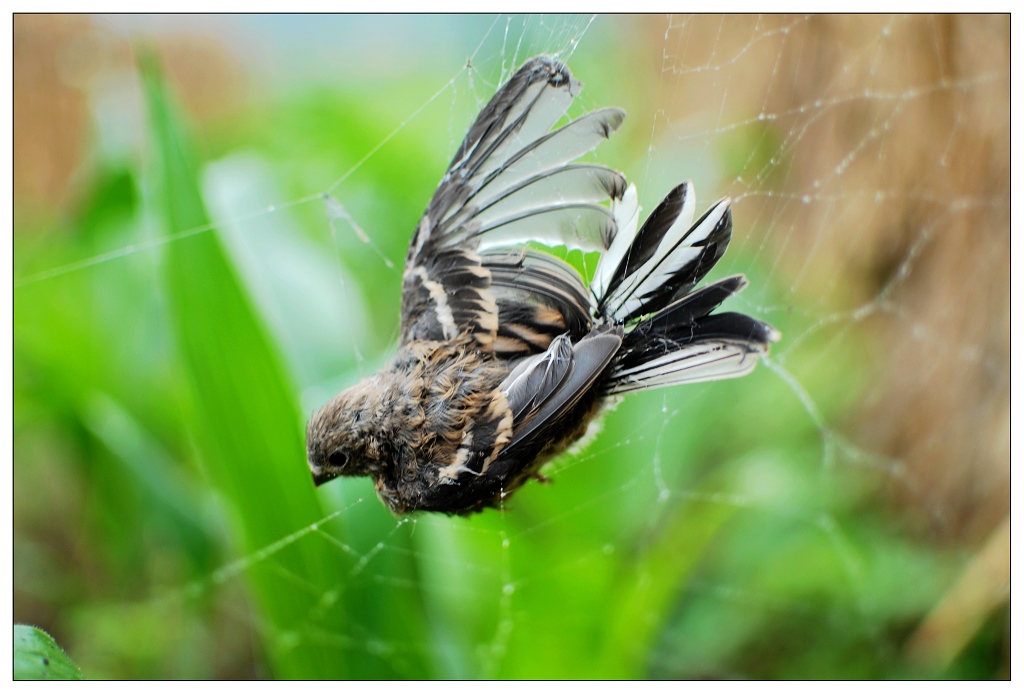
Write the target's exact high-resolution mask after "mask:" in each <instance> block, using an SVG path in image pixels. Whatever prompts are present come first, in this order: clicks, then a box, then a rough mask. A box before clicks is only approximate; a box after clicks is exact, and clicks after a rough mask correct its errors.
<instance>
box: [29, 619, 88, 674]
mask: <svg viewBox="0 0 1024 694" xmlns="http://www.w3.org/2000/svg"><path fill="white" fill-rule="evenodd" d="M14 679H16V680H81V679H85V676H84V675H83V674H82V671H81V670H79V669H78V666H77V665H75V664H74V662H72V660H71V658H69V657H68V654H67V653H65V652H64V650H63V649H62V648H61V647H60V646H58V645H57V642H56V641H54V640H53V637H52V636H50V635H49V634H47V633H46V632H45V631H43V630H42V629H40V628H38V627H31V626H28V625H27V624H15V625H14Z"/></svg>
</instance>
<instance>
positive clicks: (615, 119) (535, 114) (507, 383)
mask: <svg viewBox="0 0 1024 694" xmlns="http://www.w3.org/2000/svg"><path fill="white" fill-rule="evenodd" d="M579 91H580V83H579V82H578V81H577V80H576V79H575V78H573V76H572V75H571V74H570V72H569V70H568V68H566V67H565V65H563V64H562V63H560V62H557V61H555V60H553V59H551V58H547V57H538V58H534V59H532V60H530V61H528V62H526V63H525V64H524V65H523V66H522V67H521V68H520V69H519V70H518V71H517V72H516V73H515V75H514V76H513V77H512V78H511V79H510V80H509V82H508V83H506V84H505V85H504V86H503V87H502V88H501V89H500V90H499V91H498V92H497V94H495V96H494V98H493V99H492V100H491V101H490V103H488V105H487V106H486V107H485V108H484V110H483V111H482V112H481V113H480V115H479V116H478V118H477V120H476V121H475V122H474V124H473V126H472V127H471V129H470V131H469V133H468V135H467V136H466V139H465V141H464V142H463V143H462V145H461V146H460V147H459V149H458V151H457V152H456V153H455V156H454V158H453V160H452V163H451V165H450V166H449V168H448V171H447V173H445V175H444V177H443V179H442V180H441V182H440V185H439V186H438V189H437V192H436V193H435V195H434V196H433V198H432V199H431V201H430V203H429V205H428V207H427V210H426V213H425V214H424V216H423V219H422V220H421V222H420V224H419V226H418V227H417V230H416V233H415V235H414V237H413V239H412V242H411V244H410V248H409V254H408V257H407V260H406V271H405V275H404V279H403V290H404V291H403V297H404V298H403V324H402V341H403V343H407V342H409V341H411V340H451V339H454V338H456V337H457V336H465V337H466V339H470V340H471V341H473V343H474V344H475V346H476V348H477V349H478V350H479V351H480V352H481V353H482V354H486V355H490V356H491V357H492V358H495V359H500V360H505V361H507V362H508V363H509V365H510V368H511V371H510V373H509V374H508V376H507V378H505V380H504V381H503V382H502V383H501V385H500V390H501V392H502V393H503V394H504V396H505V397H506V398H507V400H508V404H509V408H510V409H511V412H512V415H513V417H514V432H513V435H512V437H511V440H510V442H509V443H508V445H507V447H506V449H505V451H503V454H502V458H507V457H509V453H510V452H512V451H514V450H515V449H517V448H522V449H527V448H537V441H538V440H540V439H541V438H542V437H543V436H544V435H545V433H546V432H547V430H548V429H549V426H554V424H556V423H557V422H558V420H559V419H560V418H562V416H563V414H564V413H566V412H568V411H569V410H571V409H572V408H573V406H575V405H576V404H577V403H579V402H580V401H581V399H582V398H583V397H584V395H585V394H587V393H588V392H591V391H597V392H598V393H599V394H600V395H611V394H616V393H627V392H630V391H635V390H641V389H645V388H658V387H662V386H670V385H676V384H680V383H695V382H699V381H709V380H718V379H725V378H735V377H738V376H742V375H744V374H747V373H749V372H750V371H751V370H752V369H753V368H754V367H755V365H756V364H757V361H758V359H759V357H760V356H761V355H762V354H765V353H766V352H767V351H768V346H769V344H770V343H771V342H773V341H776V340H778V339H779V335H778V333H777V332H776V331H775V330H774V329H773V328H772V327H771V326H769V325H767V324H766V323H763V322H761V321H759V320H756V319H754V318H751V317H749V316H746V315H743V314H740V313H715V312H714V311H715V309H717V308H718V307H719V306H720V305H721V304H722V302H724V301H725V300H726V299H728V298H729V297H730V296H732V295H733V294H735V293H737V292H739V291H740V290H742V289H743V287H744V286H746V280H745V279H744V278H743V277H742V276H738V275H737V276H733V277H728V278H726V279H723V280H720V281H718V282H715V283H712V284H709V285H707V286H705V287H703V288H701V289H696V290H695V288H696V286H697V285H698V283H700V281H701V280H702V279H703V278H704V276H705V275H706V274H707V273H708V272H709V271H710V270H711V268H712V267H713V266H714V265H715V263H716V262H718V260H719V258H721V257H722V254H724V253H725V250H726V248H727V247H728V244H729V239H730V236H731V234H732V213H731V209H730V201H729V199H728V198H723V199H722V200H719V201H718V202H716V203H715V204H714V205H712V206H711V208H710V209H709V210H708V211H707V212H705V213H704V214H703V215H702V216H700V218H699V219H697V221H696V222H693V217H694V213H695V210H696V204H695V200H696V196H695V194H694V191H693V186H692V184H691V183H689V182H685V183H682V184H680V185H679V186H677V187H676V188H674V189H673V190H672V191H671V192H669V194H668V195H667V196H666V197H665V199H664V200H663V201H662V202H661V203H660V204H659V205H658V206H657V207H656V208H655V209H654V211H653V212H652V213H651V215H650V216H649V217H648V218H647V219H646V220H645V221H644V222H643V224H639V214H640V208H639V206H638V203H637V193H636V189H635V187H634V186H633V185H631V184H628V183H627V181H626V179H625V177H624V176H623V175H622V174H621V173H619V172H617V171H614V170H612V169H610V168H608V167H605V166H602V165H600V164H594V163H574V162H575V160H576V159H577V158H579V157H580V156H582V155H584V154H586V153H587V152H590V151H591V150H593V149H594V148H595V147H596V146H597V145H598V144H600V142H601V141H603V140H604V139H606V138H607V137H609V136H610V135H611V133H613V132H614V131H615V130H616V129H618V127H619V126H620V125H621V123H622V121H623V119H624V117H625V113H624V112H623V111H622V110H620V109H615V108H606V109H601V110H598V111H594V112H592V113H589V114H586V115H584V116H582V117H580V118H577V119H575V120H571V121H570V122H568V123H567V124H565V125H563V126H561V127H558V128H556V129H554V130H552V128H553V127H554V125H555V124H556V123H557V122H558V121H559V120H560V119H561V118H562V116H563V115H564V114H565V112H566V110H567V109H568V107H569V105H570V104H571V103H572V101H573V99H574V97H575V96H576V95H577V94H578V93H579ZM532 243H540V244H544V245H548V246H566V247H568V248H570V249H581V250H583V251H601V252H602V256H601V259H600V262H599V264H598V266H597V269H596V271H595V274H594V277H593V281H592V282H591V284H590V287H589V288H588V287H586V286H585V285H584V282H583V279H582V278H581V277H580V275H579V273H578V272H577V271H576V270H575V269H574V268H572V267H571V266H570V265H568V264H567V263H565V262H563V261H561V260H559V259H558V258H555V257H554V256H552V255H550V254H548V253H545V252H543V251H540V250H537V249H535V248H532V247H531V246H530V245H529V244H532ZM531 442H532V445H530V443H531Z"/></svg>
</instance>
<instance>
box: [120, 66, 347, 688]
mask: <svg viewBox="0 0 1024 694" xmlns="http://www.w3.org/2000/svg"><path fill="white" fill-rule="evenodd" d="M140 69H141V73H142V81H143V86H144V90H145V99H146V102H147V105H148V108H149V112H150V123H151V127H152V136H153V140H154V145H155V151H156V155H157V160H158V162H159V163H158V174H157V176H158V183H157V185H156V186H155V187H154V189H155V192H156V197H157V198H158V200H159V203H158V205H159V207H158V209H159V211H160V213H161V215H162V216H163V221H164V223H165V227H166V229H167V230H168V231H169V232H171V233H173V232H181V231H183V230H189V229H196V228H201V227H205V226H207V225H208V223H209V222H208V218H207V215H206V212H205V209H204V206H203V203H202V200H201V197H200V193H199V188H198V183H197V175H196V173H197V166H196V163H195V160H194V159H193V157H192V154H191V149H192V147H191V143H190V141H189V136H188V134H187V132H186V129H185V127H184V126H183V123H182V121H181V119H180V117H179V116H178V115H177V111H176V108H175V105H174V104H173V102H172V100H171V97H170V95H169V94H168V92H167V90H166V87H165V84H164V82H163V79H162V77H161V74H160V70H159V67H158V65H157V62H156V59H155V57H154V56H153V55H152V54H151V53H148V52H147V53H144V54H143V56H142V58H141V60H140ZM163 279H164V283H165V287H166V290H167V294H168V297H169V300H170V301H169V303H170V310H171V315H172V317H173V321H174V325H175V328H176V333H177V340H178V343H179V349H180V352H181V354H182V357H183V360H184V363H185V366H186V371H187V373H188V376H189V378H190V381H191V386H192V387H191V388H190V391H191V402H190V403H189V405H190V407H189V411H187V412H185V413H184V416H185V421H186V422H187V426H189V427H190V430H191V435H192V437H193V440H194V441H195V442H196V444H197V446H198V449H199V451H198V455H199V458H200V462H201V465H202V466H203V468H204V471H205V472H206V474H207V475H208V476H209V477H210V479H211V480H212V482H213V484H214V486H215V487H216V489H217V490H218V491H219V493H220V494H221V496H222V497H223V499H224V500H225V501H227V502H228V505H229V507H230V509H231V511H233V518H232V521H233V523H234V525H233V528H234V530H235V531H236V533H237V535H238V537H239V540H240V549H241V550H242V551H243V552H244V553H246V554H247V555H249V556H248V557H247V560H246V561H245V562H243V563H242V565H243V566H244V567H245V575H246V578H247V579H248V580H249V583H250V586H251V588H252V591H253V593H254V596H255V598H256V601H257V603H258V604H259V607H260V609H261V611H262V617H260V618H257V627H258V629H259V631H260V632H261V633H262V634H263V636H264V644H265V646H266V648H267V651H268V653H269V655H270V659H271V663H272V666H273V667H274V670H275V674H277V675H278V676H280V677H303V678H314V677H344V676H345V675H346V674H347V673H348V668H347V664H346V657H345V655H346V654H345V653H343V652H339V651H338V650H337V647H336V646H331V645H329V644H327V645H325V644H323V643H321V642H320V641H319V640H318V639H317V634H319V633H320V625H319V624H318V621H319V620H324V621H328V620H330V621H333V620H338V619H343V618H344V617H343V612H344V600H337V601H332V604H331V606H330V609H328V610H326V612H325V610H324V609H323V606H322V605H320V604H319V603H320V601H321V600H322V597H323V596H324V595H327V594H331V595H336V594H337V591H338V590H339V586H338V584H339V581H340V579H339V578H338V577H337V576H333V575H332V570H331V568H332V560H336V555H333V554H331V551H330V550H329V548H328V546H327V543H325V542H322V540H321V538H319V537H315V535H316V533H303V534H302V536H301V537H299V536H296V535H295V533H296V532H298V531H300V530H302V529H303V528H308V527H309V526H311V525H312V524H313V523H316V522H317V521H318V520H319V519H321V518H323V516H324V515H325V514H324V512H323V510H322V509H321V506H320V503H319V501H318V499H317V497H316V495H315V493H314V488H313V485H312V483H311V481H310V479H309V473H308V471H307V469H306V467H305V464H304V443H303V434H302V429H301V417H300V413H299V411H298V407H297V404H296V402H295V396H294V388H293V387H292V386H291V384H290V382H289V379H288V377H287V375H286V373H285V369H284V367H283V365H282V361H281V359H280V357H279V355H278V353H277V350H276V349H275V346H274V345H273V344H272V343H271V341H270V339H269V337H268V334H267V331H266V329H265V327H264V326H263V324H262V323H261V321H260V320H259V318H258V316H257V315H256V312H255V310H254V309H253V306H252V304H251V302H250V300H249V297H248V296H247V295H246V294H245V292H244V290H243V287H242V286H241V284H240V282H239V280H238V278H237V276H236V274H235V272H234V269H233V268H232V267H231V265H230V263H229V262H228V260H227V258H226V256H225V253H224V251H223V249H222V248H221V245H220V242H219V241H218V238H217V235H216V233H214V232H212V231H210V232H203V233H198V234H195V235H192V236H190V237H188V238H184V239H178V240H176V241H174V242H173V243H170V244H168V245H167V246H166V253H165V257H164V277H163ZM338 524H339V523H338V521H334V522H333V523H332V530H335V529H336V528H337V525H338ZM307 535H313V536H307ZM289 537H292V538H294V541H285V542H282V539H285V540H287V538H289ZM267 547H273V548H274V551H273V552H260V550H262V549H264V548H267ZM335 563H336V562H335Z"/></svg>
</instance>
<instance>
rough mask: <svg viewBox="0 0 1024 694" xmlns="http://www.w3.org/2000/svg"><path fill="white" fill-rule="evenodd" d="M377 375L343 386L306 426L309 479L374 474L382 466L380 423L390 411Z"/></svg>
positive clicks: (330, 478)
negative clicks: (355, 383) (343, 388)
mask: <svg viewBox="0 0 1024 694" xmlns="http://www.w3.org/2000/svg"><path fill="white" fill-rule="evenodd" d="M387 400H388V398H387V394H386V392H385V391H384V390H383V389H382V388H381V386H380V383H379V379H378V378H377V377H374V378H370V379H367V380H365V381H363V382H362V383H359V384H357V385H354V386H352V387H351V388H349V389H347V390H343V391H342V392H341V393H339V394H338V395H337V396H335V397H334V399H333V400H331V401H330V402H329V403H327V404H326V405H324V406H323V407H322V408H320V410H319V411H318V412H317V413H316V414H314V415H313V416H312V417H311V418H310V420H309V424H308V425H307V426H306V459H307V462H308V463H309V469H310V472H312V473H313V482H314V483H315V484H316V485H317V486H320V485H321V484H323V483H324V482H327V481H328V480H332V479H334V478H335V477H342V476H345V477H364V476H367V475H374V474H375V473H377V472H379V471H380V470H381V469H382V468H383V466H384V463H385V461H384V456H383V450H382V446H381V439H380V435H379V433H380V431H381V427H380V423H381V421H382V419H384V418H386V417H387V415H388V412H389V411H390V405H389V404H388V402H387Z"/></svg>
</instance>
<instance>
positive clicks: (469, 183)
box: [401, 57, 626, 359]
mask: <svg viewBox="0 0 1024 694" xmlns="http://www.w3.org/2000/svg"><path fill="white" fill-rule="evenodd" d="M579 91H580V83H579V82H578V81H577V80H576V79H574V78H573V76H572V74H571V73H570V72H569V70H568V68H566V67H565V65H563V64H562V63H560V62H558V61H556V60H553V59H551V58H547V57H539V58H533V59H532V60H530V61H528V62H526V63H525V64H524V65H523V66H522V67H521V68H519V70H518V71H517V72H516V73H515V75H513V76H512V78H511V79H510V80H509V81H508V82H507V83H506V84H505V85H504V86H503V87H502V88H501V89H499V90H498V92H497V93H496V94H495V95H494V98H492V99H491V101H490V102H489V103H488V104H487V106H485V107H484V109H483V110H482V111H481V112H480V115H479V116H478V117H477V119H476V121H475V122H474V123H473V126H472V127H471V128H470V130H469V133H468V134H467V136H466V139H465V141H463V143H462V145H461V146H460V147H459V149H458V151H456V153H455V157H454V158H453V159H452V162H451V164H450V166H449V167H448V170H447V172H446V173H445V175H444V177H443V178H442V179H441V183H440V184H439V185H438V188H437V191H436V192H435V193H434V196H433V198H431V200H430V203H429V204H428V205H427V210H426V212H425V213H424V215H423V218H422V219H421V220H420V223H419V225H418V226H417V228H416V232H415V234H414V235H413V239H412V242H411V244H410V246H409V253H408V255H407V257H406V268H405V274H404V276H403V287H402V290H403V299H402V335H401V339H402V342H403V343H405V342H407V341H410V340H416V339H427V340H450V339H454V338H456V337H458V336H460V335H468V336H469V337H470V338H471V339H473V340H475V342H476V343H477V345H478V348H479V349H480V350H481V351H483V352H485V353H490V354H493V355H495V356H497V357H499V358H503V359H512V358H516V357H521V356H527V355H530V354H537V353H540V352H544V351H546V350H547V349H548V347H549V346H550V345H551V342H552V340H553V339H554V338H555V337H556V336H558V335H560V334H563V333H569V335H570V336H571V337H572V339H573V340H578V339H580V338H582V337H583V336H584V335H586V334H587V332H588V331H589V330H590V328H591V322H590V318H589V314H590V300H589V298H588V297H589V294H588V292H587V289H586V287H585V286H584V284H583V281H582V278H581V277H580V276H579V273H578V272H577V271H576V270H575V269H573V268H572V267H571V266H569V265H568V264H566V263H564V262H562V261H561V260H559V259H557V258H555V257H554V256H550V255H548V254H545V253H540V252H536V251H531V250H529V249H528V248H527V247H526V244H527V243H528V242H539V243H542V244H547V245H551V246H566V247H568V248H571V249H583V250H586V251H592V250H601V251H603V250H606V249H607V248H608V247H609V245H610V244H611V242H612V239H613V238H614V236H615V231H616V220H615V217H614V215H613V213H612V211H611V209H610V208H609V207H608V206H606V205H602V204H600V203H602V202H606V201H608V200H612V201H616V200H621V198H622V196H623V194H624V193H625V190H626V181H625V178H624V177H623V176H622V174H620V173H618V172H616V171H613V170H612V169H609V168H607V167H604V166H600V165H598V164H591V163H573V162H574V160H575V159H577V158H578V157H580V156H581V155H583V154H585V153H587V152H589V151H590V150H592V149H593V148H594V147H596V146H597V145H598V144H599V143H600V142H601V141H602V140H604V139H605V138H607V137H608V136H609V135H610V134H611V133H612V132H613V131H614V130H616V129H617V128H618V127H619V125H620V124H621V123H622V120H623V118H624V117H625V113H624V112H623V111H622V110H620V109H613V108H610V109H601V110H598V111H594V112H592V113H589V114H586V115H584V116H582V117H580V118H577V119H575V120H572V121H570V122H568V123H567V124H565V125H564V126H561V127H559V128H557V129H554V130H552V127H553V126H554V125H555V123H556V122H557V121H558V120H559V119H560V118H561V117H562V116H563V115H564V113H565V111H566V109H568V107H569V105H570V104H571V103H572V100H573V98H574V97H575V96H576V94H578V93H579Z"/></svg>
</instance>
